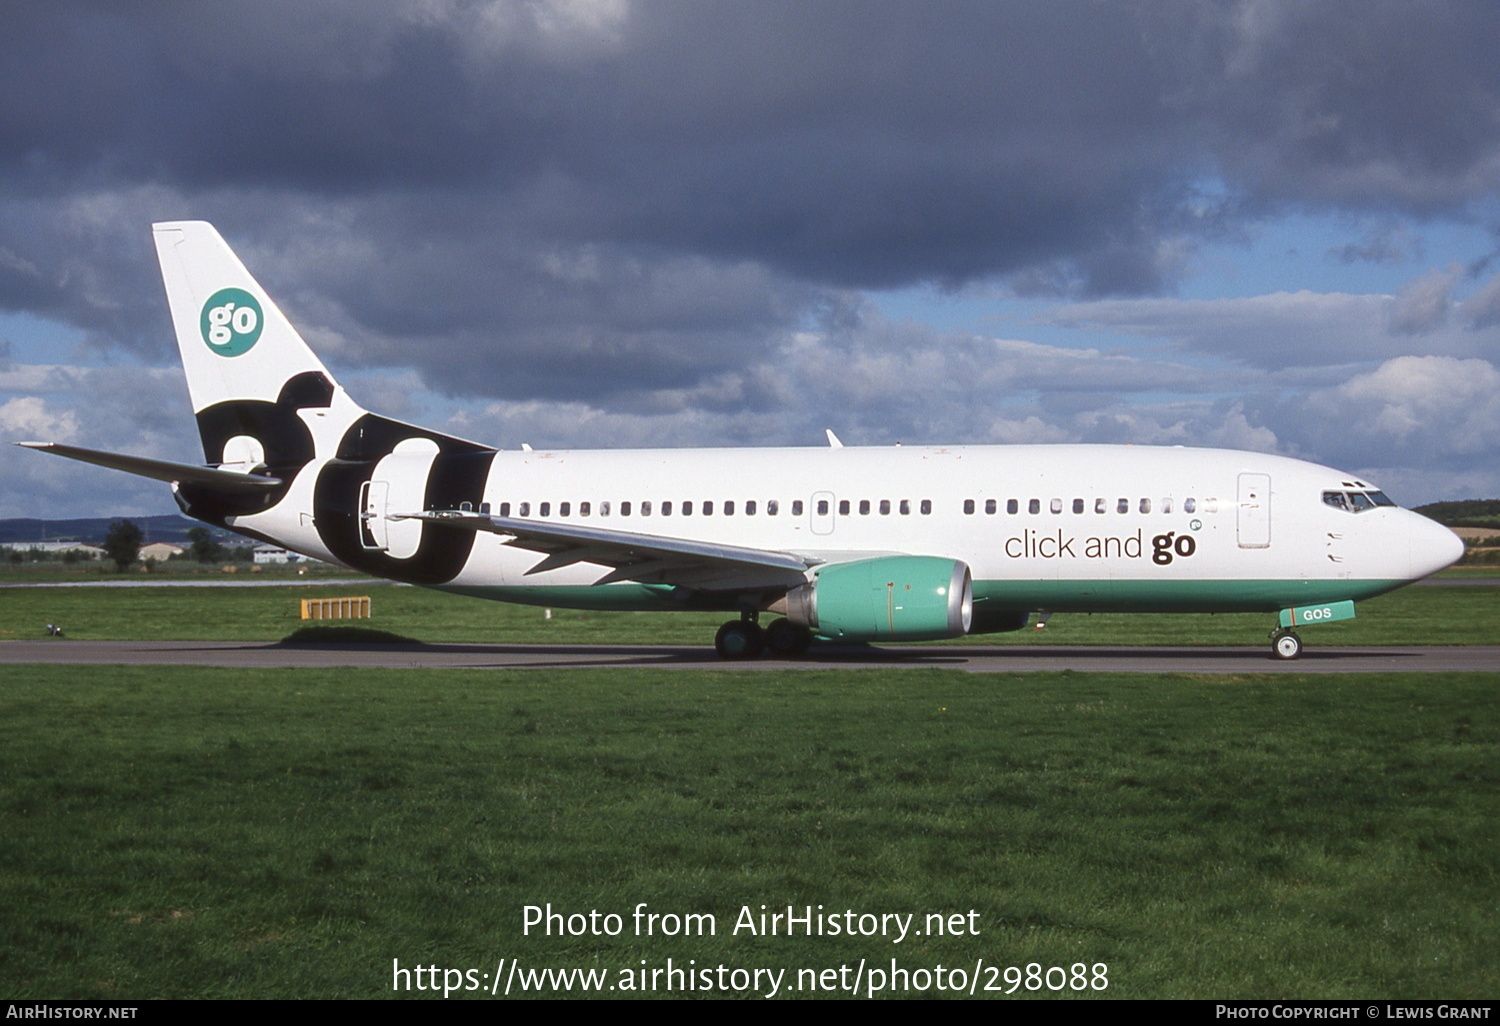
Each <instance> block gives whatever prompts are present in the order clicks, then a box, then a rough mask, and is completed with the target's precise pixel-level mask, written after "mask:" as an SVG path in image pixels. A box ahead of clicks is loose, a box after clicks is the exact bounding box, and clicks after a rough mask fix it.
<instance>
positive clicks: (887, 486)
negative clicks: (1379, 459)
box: [240, 440, 1461, 611]
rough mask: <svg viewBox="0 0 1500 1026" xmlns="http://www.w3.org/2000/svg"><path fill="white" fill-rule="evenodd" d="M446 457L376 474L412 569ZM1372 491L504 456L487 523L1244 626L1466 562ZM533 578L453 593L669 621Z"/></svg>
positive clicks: (1272, 475) (1076, 455)
mask: <svg viewBox="0 0 1500 1026" xmlns="http://www.w3.org/2000/svg"><path fill="white" fill-rule="evenodd" d="M444 458H445V457H441V456H438V455H437V447H436V446H435V445H432V444H430V443H423V442H422V441H421V440H414V441H412V442H409V443H402V445H401V446H398V447H397V449H396V451H395V452H393V453H391V454H390V455H387V456H385V457H383V458H382V459H381V460H380V462H379V465H378V466H377V467H376V468H375V470H374V471H373V472H372V476H371V483H370V491H369V492H368V493H367V494H366V495H365V496H364V497H363V498H362V499H361V500H360V501H361V502H362V504H363V505H362V509H363V510H364V512H365V514H366V517H367V519H368V520H369V521H370V522H372V523H373V524H374V525H375V530H374V532H373V534H372V536H371V539H370V543H371V544H372V545H374V546H383V547H384V551H385V553H386V554H387V555H388V556H390V557H392V558H394V559H396V560H398V561H399V560H403V559H409V558H416V552H417V547H418V540H419V538H420V536H421V532H422V531H423V530H424V529H425V530H433V529H434V528H432V527H430V526H427V527H424V525H423V524H422V523H420V522H418V521H413V520H404V521H403V520H393V519H389V518H391V517H394V516H398V515H401V514H409V513H417V512H422V511H424V510H425V509H426V508H428V502H427V500H428V495H427V488H428V481H429V477H430V475H431V473H432V467H433V465H434V462H435V460H439V459H444ZM314 469H315V468H314V467H309V468H308V470H309V471H312V470H314ZM307 476H308V477H309V478H311V477H312V476H313V475H312V474H308V475H307ZM1373 491H1374V489H1373V488H1372V487H1371V486H1369V485H1367V484H1365V483H1363V482H1359V481H1357V480H1356V479H1355V478H1353V477H1352V476H1350V475H1348V474H1344V473H1342V472H1340V471H1337V470H1332V469H1329V468H1327V467H1322V466H1318V465H1315V464H1310V463H1306V462H1302V461H1298V460H1292V459H1288V458H1285V457H1279V456H1270V455H1263V454H1258V453H1248V452H1238V451H1230V450H1215V449H1189V448H1153V447H1136V446H1090V445H1057V446H951V447H926V446H908V447H893V448H879V449H877V448H827V449H822V448H819V449H697V450H693V449H684V450H593V451H558V452H550V451H522V452H509V451H508V452H499V453H496V454H494V457H493V462H492V463H491V464H490V467H489V471H488V475H487V478H486V480H485V482H484V486H483V493H482V494H483V499H482V503H483V504H484V506H485V507H487V508H485V509H484V511H485V512H492V513H496V514H498V515H502V516H507V517H514V518H519V519H530V520H539V521H547V522H553V523H572V524H577V525H581V526H595V527H599V528H612V529H614V530H618V531H628V532H632V533H635V534H649V535H655V536H660V537H664V538H674V539H690V540H700V541H710V542H717V543H722V544H728V545H735V546H740V547H746V548H754V549H763V550H768V551H776V552H789V553H795V554H797V555H801V556H807V557H812V558H813V559H815V560H818V561H821V562H822V563H838V562H848V561H851V560H856V559H861V558H866V557H870V556H877V555H888V554H914V555H927V556H942V557H948V558H952V559H957V560H962V561H964V562H966V563H967V564H968V565H969V567H970V568H971V570H972V573H973V578H974V589H975V595H976V597H982V598H988V599H990V600H991V601H996V602H999V603H1001V604H1004V605H1005V606H1007V607H1009V608H1015V609H1020V610H1036V609H1052V610H1108V609H1122V610H1153V609H1154V610H1192V609H1200V610H1204V611H1209V610H1218V611H1230V610H1251V609H1255V610H1274V609H1277V608H1282V607H1286V606H1291V605H1297V604H1300V603H1307V602H1328V601H1337V600H1344V599H1357V598H1365V597H1368V596H1369V595H1373V594H1378V593H1380V592H1383V591H1387V590H1390V589H1391V588H1394V587H1397V586H1399V585H1401V584H1403V583H1406V582H1408V581H1412V580H1415V579H1417V578H1420V577H1424V576H1426V575H1427V574H1430V573H1433V572H1435V571H1436V570H1438V569H1440V568H1442V567H1443V566H1446V565H1448V564H1449V563H1451V562H1452V561H1453V559H1455V558H1456V555H1457V552H1458V551H1461V546H1460V545H1459V543H1458V542H1457V539H1456V537H1455V536H1454V535H1453V534H1452V532H1451V531H1448V530H1447V529H1446V528H1444V527H1442V526H1441V525H1437V524H1435V523H1433V522H1432V521H1430V520H1428V519H1426V518H1425V517H1422V516H1420V515H1418V514H1414V513H1411V512H1410V511H1407V510H1403V509H1399V508H1396V507H1394V506H1389V505H1381V506H1372V507H1370V508H1365V509H1363V510H1361V511H1359V512H1355V511H1354V510H1353V509H1350V508H1341V507H1338V506H1334V505H1330V504H1329V503H1328V502H1326V501H1325V498H1324V494H1325V493H1327V492H1339V493H1355V492H1359V493H1367V492H1373ZM351 501H352V500H351ZM318 516H319V511H318V510H317V509H315V508H314V506H313V501H312V489H311V487H310V485H309V486H306V487H296V488H293V490H292V491H291V492H290V493H289V494H288V495H287V497H286V499H285V500H284V501H283V502H281V503H280V504H278V506H277V507H276V508H275V509H273V510H269V511H267V512H265V513H262V514H256V515H254V516H250V517H243V518H240V524H241V526H245V527H250V528H253V529H255V530H256V531H259V532H260V533H263V534H266V535H269V536H272V537H275V538H277V539H278V540H279V541H282V542H283V543H285V544H286V545H287V546H288V547H289V548H293V549H297V550H299V551H303V552H306V553H308V554H309V555H313V556H318V557H320V558H327V559H332V558H333V556H332V555H331V553H329V552H328V551H327V549H326V548H325V546H323V545H322V543H321V542H320V540H319V537H318V534H317V532H316V530H315V526H316V522H317V518H318ZM539 560H540V556H539V555H538V553H536V552H534V551H529V550H527V549H525V548H519V547H516V546H513V545H508V544H505V539H503V538H499V537H495V536H483V537H480V538H478V539H477V540H476V543H475V544H474V546H473V549H472V552H470V553H469V555H468V557H467V559H466V561H465V562H464V564H463V567H462V569H461V571H460V572H459V573H458V574H457V575H456V576H454V577H453V578H452V579H451V580H450V581H448V582H446V586H448V587H451V588H454V589H455V590H462V591H465V592H469V593H478V594H483V593H486V592H491V591H493V594H494V597H497V598H505V599H509V600H512V601H538V602H542V601H545V602H548V603H550V604H557V605H565V604H575V605H583V606H593V605H600V606H606V607H609V606H615V607H620V606H624V607H629V606H632V605H636V604H639V605H641V606H655V605H659V604H660V602H659V601H658V600H657V598H656V597H655V596H654V595H653V594H650V593H644V592H643V591H642V589H641V588H640V587H639V586H637V585H632V584H614V585H606V586H602V587H600V588H594V587H593V585H594V582H596V581H598V580H599V579H600V578H601V577H602V576H604V574H605V573H606V572H607V569H608V568H606V567H601V566H598V565H594V564H590V563H587V562H581V563H575V564H573V565H571V566H566V567H562V568H559V569H556V570H549V571H545V572H542V573H536V574H531V575H528V574H527V571H528V570H530V569H531V568H532V567H534V566H535V565H536V564H537V563H538V562H539ZM345 561H346V562H347V561H348V560H345ZM558 589H567V590H566V591H560V590H558ZM622 589H623V590H622ZM591 592H599V594H597V595H592V596H591ZM606 592H608V593H607V594H606ZM637 594H639V595H641V599H640V601H639V603H636V602H635V601H634V600H633V599H632V598H631V596H635V595H637ZM726 606H727V607H729V608H732V607H733V603H732V601H726Z"/></svg>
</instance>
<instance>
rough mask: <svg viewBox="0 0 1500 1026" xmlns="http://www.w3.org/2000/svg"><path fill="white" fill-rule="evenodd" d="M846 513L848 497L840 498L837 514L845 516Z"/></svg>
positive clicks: (847, 511) (847, 510)
mask: <svg viewBox="0 0 1500 1026" xmlns="http://www.w3.org/2000/svg"><path fill="white" fill-rule="evenodd" d="M848 515H849V500H848V499H840V500H839V516H841V517H847V516H848Z"/></svg>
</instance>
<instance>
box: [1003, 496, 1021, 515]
mask: <svg viewBox="0 0 1500 1026" xmlns="http://www.w3.org/2000/svg"><path fill="white" fill-rule="evenodd" d="M1005 512H1007V513H1019V512H1021V504H1020V503H1019V502H1017V501H1016V500H1015V499H1006V500H1005Z"/></svg>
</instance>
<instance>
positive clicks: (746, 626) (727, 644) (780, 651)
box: [714, 617, 812, 659]
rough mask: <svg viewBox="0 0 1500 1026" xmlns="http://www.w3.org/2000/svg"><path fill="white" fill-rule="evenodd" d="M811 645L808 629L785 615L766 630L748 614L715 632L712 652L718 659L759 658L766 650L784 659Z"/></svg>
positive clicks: (810, 635) (800, 653)
mask: <svg viewBox="0 0 1500 1026" xmlns="http://www.w3.org/2000/svg"><path fill="white" fill-rule="evenodd" d="M811 644H812V632H811V631H809V630H808V629H807V628H806V627H799V626H797V625H796V624H794V623H792V622H791V621H790V620H787V619H784V618H783V619H780V620H775V621H773V622H772V623H771V626H769V627H767V628H765V629H762V628H761V626H760V624H758V623H756V622H755V621H754V620H752V619H750V618H748V617H746V618H744V619H741V620H730V621H729V622H728V623H726V624H725V625H724V626H722V627H720V628H719V633H717V634H715V635H714V651H715V652H717V653H719V658H720V659H759V658H760V656H761V653H763V652H766V651H769V652H770V654H771V655H772V656H774V657H776V658H779V659H787V658H792V657H794V656H799V655H802V654H804V653H805V652H806V651H807V649H808V646H809V645H811Z"/></svg>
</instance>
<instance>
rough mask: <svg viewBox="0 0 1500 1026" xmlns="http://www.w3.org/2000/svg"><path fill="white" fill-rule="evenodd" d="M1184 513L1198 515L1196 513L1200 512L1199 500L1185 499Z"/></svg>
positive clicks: (1183, 502) (1183, 504)
mask: <svg viewBox="0 0 1500 1026" xmlns="http://www.w3.org/2000/svg"><path fill="white" fill-rule="evenodd" d="M1182 511H1183V512H1184V513H1196V512H1198V500H1197V499H1183V500H1182Z"/></svg>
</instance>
